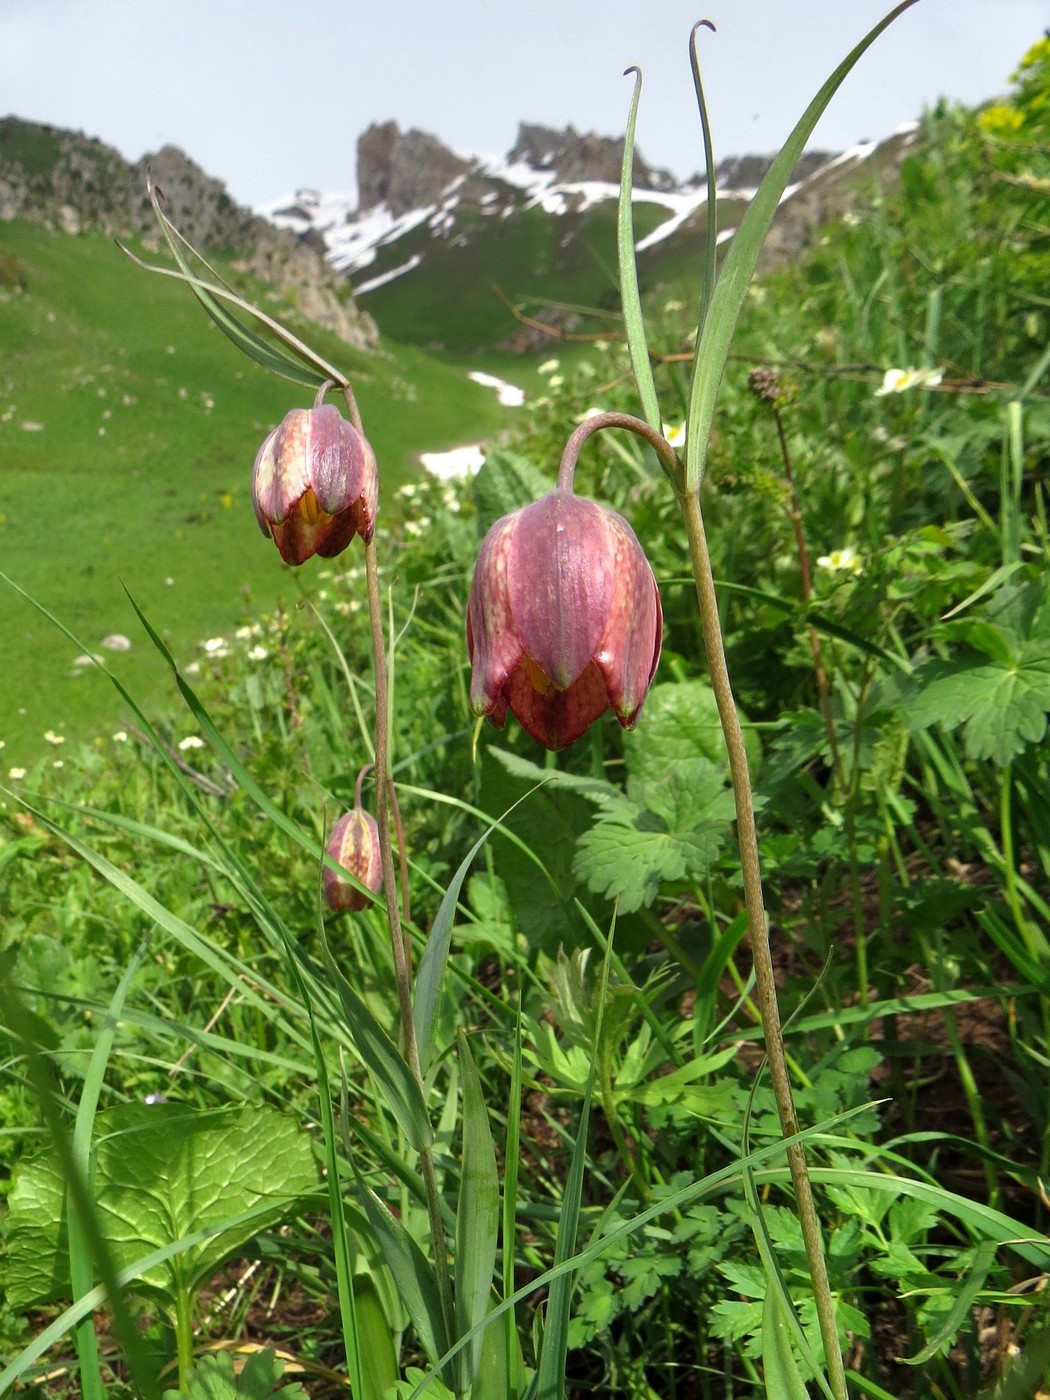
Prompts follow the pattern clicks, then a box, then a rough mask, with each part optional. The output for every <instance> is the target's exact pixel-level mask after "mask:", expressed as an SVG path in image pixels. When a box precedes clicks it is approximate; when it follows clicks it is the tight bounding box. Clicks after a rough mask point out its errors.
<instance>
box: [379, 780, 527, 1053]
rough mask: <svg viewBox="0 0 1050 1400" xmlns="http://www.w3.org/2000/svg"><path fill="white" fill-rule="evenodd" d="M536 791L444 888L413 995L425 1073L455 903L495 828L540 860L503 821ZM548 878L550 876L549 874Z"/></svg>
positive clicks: (492, 825) (477, 848)
mask: <svg viewBox="0 0 1050 1400" xmlns="http://www.w3.org/2000/svg"><path fill="white" fill-rule="evenodd" d="M403 791H409V792H416V791H418V789H415V788H408V789H403ZM535 791H536V788H534V787H533V788H530V789H529V791H528V792H526V793H523V794H522V796H521V797H519V798H518V800H517V802H515V803H514V804H513V806H511V807H508V808H507V810H506V811H505V812H504V813H503V815H502V817H500V818H499V820H498V821H494V822H491V823H490V825H489V827H488V829H487V830H486V831H484V832H483V833H482V835H481V836H479V837H478V839H477V841H475V842H474V844H473V846H471V848H470V850H469V851H468V852H467V854H466V856H465V857H464V858H463V860H462V861H461V862H460V864H459V868H458V870H457V871H456V873H455V875H453V877H452V879H451V880H450V881H449V886H448V889H447V890H446V892H445V896H444V898H443V899H442V901H441V904H440V907H439V908H438V911H437V914H436V916H435V918H434V923H433V927H432V928H431V930H430V934H429V937H428V938H427V942H426V947H425V948H424V949H423V955H422V957H421V958H420V959H419V967H418V969H417V970H416V985H415V993H414V995H413V999H412V1007H413V1013H412V1014H413V1020H414V1021H415V1026H416V1043H417V1045H418V1046H419V1059H420V1063H421V1065H422V1067H423V1071H424V1073H425V1072H426V1069H427V1066H428V1064H429V1063H430V1058H431V1055H432V1053H433V1044H432V1040H433V1035H434V1013H435V1011H436V1009H437V1001H438V996H439V995H440V992H441V984H442V982H443V980H444V977H445V968H446V966H447V965H448V950H449V944H450V942H451V939H452V925H453V923H454V921H455V917H456V906H457V904H458V901H459V892H460V890H461V889H462V888H463V881H464V880H465V879H466V877H467V871H468V870H469V869H470V867H471V865H472V864H473V863H474V858H475V857H476V856H477V854H478V852H479V851H480V850H481V848H482V846H483V845H484V844H485V842H486V841H487V840H488V839H489V837H490V836H491V835H492V833H493V832H494V831H499V832H501V833H503V834H504V835H506V836H511V837H513V839H514V840H515V842H516V844H517V845H518V846H519V848H520V849H521V850H523V851H525V852H527V853H528V854H529V855H530V856H531V857H532V859H533V860H536V861H537V864H539V861H538V860H537V857H536V856H534V855H533V854H532V852H531V851H530V850H529V848H528V847H527V846H526V845H525V844H524V842H522V841H521V840H520V838H518V837H515V836H513V833H511V832H509V831H507V830H506V829H505V828H504V826H503V823H504V822H505V821H506V819H507V818H508V817H509V816H510V814H511V812H513V811H514V810H515V808H516V807H520V806H521V804H522V803H523V802H524V801H525V800H526V799H527V798H529V797H531V796H532V794H533V793H534V792H535ZM454 805H456V806H463V805H464V804H461V803H458V802H457V803H455V804H454ZM466 810H468V811H473V810H474V809H473V808H466ZM548 879H550V876H549V874H548Z"/></svg>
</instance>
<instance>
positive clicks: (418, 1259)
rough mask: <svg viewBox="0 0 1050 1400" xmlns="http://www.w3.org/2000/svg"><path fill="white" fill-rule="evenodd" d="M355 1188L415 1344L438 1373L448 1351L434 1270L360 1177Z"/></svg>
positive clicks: (447, 1339) (400, 1224) (416, 1245)
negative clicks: (398, 1297)
mask: <svg viewBox="0 0 1050 1400" xmlns="http://www.w3.org/2000/svg"><path fill="white" fill-rule="evenodd" d="M358 1186H359V1188H360V1192H361V1199H362V1201H363V1203H364V1207H365V1211H366V1213H367V1215H368V1219H369V1223H370V1224H371V1226H372V1229H373V1230H374V1232H375V1236H376V1239H377V1240H378V1241H379V1246H380V1248H381V1249H382V1251H383V1258H384V1259H385V1260H386V1264H387V1268H388V1269H389V1270H390V1272H391V1274H392V1275H393V1278H394V1283H395V1284H396V1286H397V1289H398V1292H399V1293H400V1294H401V1300H402V1302H403V1303H404V1305H405V1307H406V1309H407V1311H408V1315H409V1317H410V1318H411V1319H412V1326H413V1327H414V1328H415V1331H416V1336H417V1338H418V1339H419V1344H420V1346H421V1347H422V1348H423V1350H424V1351H425V1352H426V1354H427V1356H428V1358H429V1359H430V1361H431V1362H432V1363H437V1364H436V1367H435V1371H437V1370H440V1369H441V1366H442V1365H443V1358H444V1357H445V1355H446V1354H447V1353H448V1351H449V1338H448V1333H447V1331H446V1329H445V1319H444V1316H443V1314H442V1311H441V1298H440V1295H439V1294H438V1285H437V1277H436V1276H435V1274H434V1270H433V1269H432V1268H431V1266H430V1264H429V1263H428V1262H427V1259H426V1256H425V1255H424V1253H423V1251H422V1250H421V1249H420V1247H419V1245H418V1244H416V1242H415V1240H414V1239H413V1238H412V1236H411V1235H410V1234H409V1233H408V1231H407V1230H406V1229H405V1227H404V1225H402V1223H401V1221H400V1220H398V1219H397V1217H396V1216H393V1215H391V1213H390V1211H389V1210H387V1208H386V1206H385V1205H383V1203H382V1201H381V1200H380V1199H379V1197H378V1196H377V1195H376V1194H375V1192H374V1191H372V1190H371V1188H370V1187H368V1186H366V1185H365V1183H364V1182H363V1181H362V1180H361V1179H360V1177H358Z"/></svg>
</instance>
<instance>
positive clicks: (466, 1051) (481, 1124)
mask: <svg viewBox="0 0 1050 1400" xmlns="http://www.w3.org/2000/svg"><path fill="white" fill-rule="evenodd" d="M459 1068H460V1075H461V1077H462V1081H463V1161H462V1166H461V1170H460V1185H459V1202H458V1205H457V1210H456V1335H457V1337H462V1336H464V1335H465V1334H467V1333H469V1332H472V1331H473V1330H474V1328H475V1327H476V1326H477V1325H478V1324H479V1323H480V1322H481V1321H482V1319H483V1318H484V1317H485V1315H486V1313H487V1312H488V1310H489V1302H490V1300H491V1297H492V1274H493V1270H494V1269H495V1267H496V1242H497V1239H498V1236H499V1214H500V1212H499V1175H498V1173H497V1171H496V1152H495V1149H494V1147H493V1145H492V1132H491V1130H490V1128H489V1115H488V1109H487V1107H486V1105H485V1093H484V1090H483V1089H482V1086H481V1079H480V1077H479V1075H478V1071H477V1066H476V1065H475V1063H474V1057H473V1055H471V1053H470V1043H469V1042H468V1040H467V1037H466V1035H465V1034H464V1032H463V1031H462V1030H460V1032H459ZM483 1342H484V1334H483V1332H478V1333H477V1334H476V1335H475V1336H474V1339H473V1341H472V1342H471V1344H470V1347H469V1348H468V1349H467V1352H466V1362H465V1365H464V1366H463V1368H462V1371H463V1374H462V1376H461V1382H462V1387H463V1388H464V1389H465V1388H466V1387H467V1386H468V1385H470V1384H471V1383H472V1382H473V1380H474V1377H475V1376H476V1375H477V1372H478V1365H479V1363H480V1361H481V1348H482V1344H483Z"/></svg>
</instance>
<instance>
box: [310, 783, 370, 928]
mask: <svg viewBox="0 0 1050 1400" xmlns="http://www.w3.org/2000/svg"><path fill="white" fill-rule="evenodd" d="M325 851H326V853H327V854H328V855H330V856H331V857H332V859H333V860H334V861H336V862H337V863H338V864H339V865H341V866H342V867H343V869H344V870H348V871H349V872H350V873H351V874H352V875H355V876H356V877H357V878H358V880H360V881H361V883H362V885H367V887H368V888H369V889H370V890H374V891H375V892H376V893H377V894H378V892H379V891H380V890H381V889H382V888H383V862H382V859H381V857H380V854H379V827H378V826H377V825H376V820H375V817H373V816H371V815H370V814H369V813H368V812H366V811H364V810H363V809H362V808H361V807H353V808H351V810H350V811H349V812H346V813H344V814H343V816H341V817H340V818H339V820H338V821H337V822H336V824H335V826H333V827H332V834H331V836H330V837H329V838H328V845H327V846H326V847H325ZM322 879H323V882H324V897H325V899H326V900H327V901H328V907H329V909H333V910H335V911H337V912H338V911H339V910H341V909H352V910H356V909H367V908H368V906H369V904H371V903H372V901H371V900H370V899H369V897H368V895H366V894H364V893H362V891H361V890H359V889H357V888H356V887H355V886H354V885H352V884H351V883H350V881H349V880H344V879H342V878H341V877H340V876H339V875H337V874H336V872H335V871H334V870H330V869H329V868H328V866H327V865H326V866H325V868H324V871H323V873H322Z"/></svg>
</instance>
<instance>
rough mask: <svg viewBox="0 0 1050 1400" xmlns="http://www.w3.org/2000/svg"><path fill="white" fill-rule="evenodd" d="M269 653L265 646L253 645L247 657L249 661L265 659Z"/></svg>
mask: <svg viewBox="0 0 1050 1400" xmlns="http://www.w3.org/2000/svg"><path fill="white" fill-rule="evenodd" d="M269 654H270V653H269V652H268V651H267V650H266V648H265V647H260V646H254V647H252V649H251V651H250V652H249V653H248V659H249V660H250V661H265V660H266V658H267V657H268V656H269Z"/></svg>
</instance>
